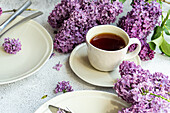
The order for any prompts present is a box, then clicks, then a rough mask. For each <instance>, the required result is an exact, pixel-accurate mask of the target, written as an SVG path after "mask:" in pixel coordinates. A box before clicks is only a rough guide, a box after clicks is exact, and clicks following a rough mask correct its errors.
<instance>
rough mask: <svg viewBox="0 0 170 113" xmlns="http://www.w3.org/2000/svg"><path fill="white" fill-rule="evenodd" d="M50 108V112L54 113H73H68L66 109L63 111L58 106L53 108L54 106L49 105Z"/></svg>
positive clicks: (69, 112)
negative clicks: (61, 112)
mask: <svg viewBox="0 0 170 113" xmlns="http://www.w3.org/2000/svg"><path fill="white" fill-rule="evenodd" d="M48 108H49V109H50V111H51V112H52V113H57V111H59V110H61V111H64V113H72V112H71V111H67V110H65V109H62V108H60V107H56V106H53V105H49V106H48Z"/></svg>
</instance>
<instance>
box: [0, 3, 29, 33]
mask: <svg viewBox="0 0 170 113" xmlns="http://www.w3.org/2000/svg"><path fill="white" fill-rule="evenodd" d="M31 4H32V2H31V1H30V0H28V1H27V2H25V3H24V4H23V5H22V6H21V7H20V8H19V9H18V10H17V11H16V12H15V13H14V14H13V15H11V16H10V17H9V18H8V19H7V20H6V21H5V22H4V23H2V24H1V25H0V30H1V31H2V30H3V29H4V28H5V27H6V26H7V25H8V24H9V23H10V22H11V21H12V20H14V19H15V18H16V17H17V16H18V15H20V14H21V13H22V12H23V11H24V10H25V9H27V8H28V7H29V6H30V5H31Z"/></svg>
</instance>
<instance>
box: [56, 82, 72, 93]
mask: <svg viewBox="0 0 170 113" xmlns="http://www.w3.org/2000/svg"><path fill="white" fill-rule="evenodd" d="M71 91H73V88H72V86H71V85H70V83H69V81H67V82H66V81H62V82H58V84H57V87H56V88H55V93H58V92H63V93H66V92H71Z"/></svg>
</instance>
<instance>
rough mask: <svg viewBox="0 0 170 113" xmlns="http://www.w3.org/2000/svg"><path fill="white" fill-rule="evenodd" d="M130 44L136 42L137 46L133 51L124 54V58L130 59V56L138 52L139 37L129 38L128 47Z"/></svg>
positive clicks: (139, 47) (139, 48)
mask: <svg viewBox="0 0 170 113" xmlns="http://www.w3.org/2000/svg"><path fill="white" fill-rule="evenodd" d="M132 44H138V46H137V48H136V49H135V50H134V51H132V52H129V53H127V54H126V56H125V60H126V59H131V58H133V57H135V56H137V55H138V54H139V52H140V50H141V42H140V41H139V39H137V38H130V39H129V44H128V47H129V46H130V45H132Z"/></svg>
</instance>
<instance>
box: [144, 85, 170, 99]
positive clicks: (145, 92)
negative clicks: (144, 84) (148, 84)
mask: <svg viewBox="0 0 170 113" xmlns="http://www.w3.org/2000/svg"><path fill="white" fill-rule="evenodd" d="M141 89H142V95H146V94H147V93H149V91H148V90H146V91H145V90H144V88H141ZM149 94H150V95H154V96H156V97H160V98H162V99H164V100H166V101H168V102H170V100H168V99H167V98H165V97H163V96H161V95H156V94H153V93H149Z"/></svg>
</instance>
